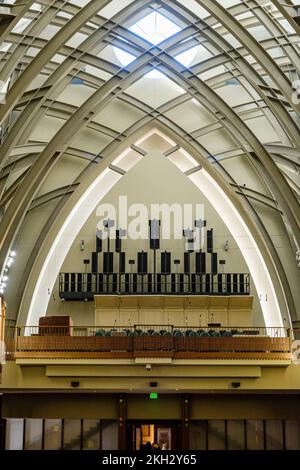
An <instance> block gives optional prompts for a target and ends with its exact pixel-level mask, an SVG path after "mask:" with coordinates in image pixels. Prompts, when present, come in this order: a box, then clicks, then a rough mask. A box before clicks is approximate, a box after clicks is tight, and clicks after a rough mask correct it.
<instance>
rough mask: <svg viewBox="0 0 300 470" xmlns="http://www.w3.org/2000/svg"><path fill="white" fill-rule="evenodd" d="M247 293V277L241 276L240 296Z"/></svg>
mask: <svg viewBox="0 0 300 470" xmlns="http://www.w3.org/2000/svg"><path fill="white" fill-rule="evenodd" d="M244 293H245V275H244V274H240V288H239V294H244Z"/></svg>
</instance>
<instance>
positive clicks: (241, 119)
mask: <svg viewBox="0 0 300 470" xmlns="http://www.w3.org/2000/svg"><path fill="white" fill-rule="evenodd" d="M296 3H297V2H296V1H291V0H271V1H267V0H266V1H265V0H244V1H237V0H219V1H216V0H178V1H173V0H159V1H155V0H150V1H144V0H133V1H132V0H111V1H109V0H90V1H89V0H69V1H66V0H42V1H39V2H34V1H32V0H28V1H27V2H24V1H23V0H16V1H6V2H1V3H0V18H1V24H0V37H1V45H0V80H1V82H0V85H1V88H2V93H1V103H2V104H1V106H0V121H1V132H0V138H1V148H0V220H1V224H0V248H1V254H0V267H3V266H4V265H5V262H6V260H7V256H8V254H9V251H10V250H11V249H12V248H13V247H14V242H15V240H16V238H17V237H18V234H19V232H20V230H21V229H22V224H23V223H24V220H25V218H26V216H27V214H28V213H29V211H30V210H32V209H34V207H37V206H40V205H43V204H46V203H47V202H49V201H55V207H54V209H53V213H52V214H51V217H49V219H48V220H47V221H46V222H45V227H44V233H45V232H47V230H48V229H50V228H51V220H53V218H55V217H56V216H57V215H58V214H59V212H60V211H61V210H62V208H63V206H64V204H65V202H66V201H67V200H68V197H69V195H70V194H72V192H74V191H75V190H76V188H77V187H78V185H80V181H81V179H82V177H83V175H84V173H85V172H87V171H88V170H89V168H90V167H91V166H93V165H97V164H98V163H99V162H100V161H102V160H103V159H105V158H106V157H108V156H109V155H110V154H111V152H113V151H115V150H116V149H117V148H118V147H120V148H121V145H122V142H125V141H126V140H128V138H130V136H131V135H134V134H135V133H136V132H137V131H138V130H140V129H143V128H144V127H145V128H146V127H147V128H149V125H151V124H152V123H153V127H157V126H159V125H162V126H164V129H165V130H166V129H169V131H170V133H172V136H173V138H174V137H176V136H177V139H178V140H177V141H178V145H180V142H186V143H187V144H188V145H189V146H190V147H191V148H193V149H194V151H195V152H199V154H201V155H202V156H204V157H205V158H206V159H207V161H208V162H209V163H210V165H212V166H213V167H214V169H215V170H217V171H218V172H219V174H220V177H221V178H222V179H223V180H224V182H225V183H226V184H227V185H228V186H230V188H231V189H234V191H235V192H236V194H237V196H238V197H239V198H240V200H241V203H242V204H243V206H244V207H245V210H247V211H248V213H249V214H250V215H251V216H252V218H253V220H254V221H255V223H256V225H257V227H258V230H259V231H260V233H261V236H262V237H263V238H264V240H265V243H266V245H267V246H268V249H269V251H270V253H271V254H272V256H273V258H274V262H275V263H276V266H277V270H278V272H279V274H280V276H282V280H284V279H285V280H286V273H285V272H284V269H283V268H282V263H281V261H280V259H279V256H278V253H277V251H276V248H275V247H274V245H273V242H272V239H271V237H270V235H269V233H268V229H267V227H266V225H265V223H264V220H263V217H262V215H261V214H260V213H259V211H258V210H257V204H258V203H259V204H260V206H265V207H267V208H268V209H272V210H273V211H274V214H275V213H276V214H277V215H278V214H279V215H280V217H281V218H282V223H283V224H284V227H285V230H286V233H287V235H288V239H289V244H290V249H291V250H292V251H293V252H294V253H295V252H296V249H297V248H299V246H300V230H299V226H300V223H299V222H300V209H299V197H300V189H299V187H300V184H299V170H300V159H299V155H300V133H299V127H300V118H299V116H300V104H299V103H300V96H299V93H298V91H299V87H300V81H299V77H300V54H299V51H300V47H299V46H300V35H299V32H300V11H299V9H300V8H299V7H297V6H296ZM153 12H156V13H159V14H160V15H162V16H163V17H164V18H168V20H169V21H171V22H172V24H173V25H175V26H176V29H177V30H178V31H177V32H176V33H175V34H171V35H170V37H167V38H166V39H164V40H163V41H162V42H159V43H158V44H152V43H151V42H150V41H148V40H147V39H145V37H147V35H146V36H144V37H142V36H143V35H140V34H138V30H137V29H136V28H134V27H133V26H134V25H136V24H137V23H138V22H139V21H140V20H141V19H143V18H145V17H147V15H150V14H152V13H153ZM188 51H190V53H188ZM191 52H192V53H191ZM124 53H125V54H124ZM187 55H188V56H187ZM124 56H125V59H124V60H122V57H123V58H124ZM126 57H127V61H126ZM187 57H188V59H187ZM122 61H123V63H122ZM125 61H126V64H127V65H124V63H125ZM153 71H156V72H155V73H156V77H155V76H153ZM151 73H152V77H151ZM149 74H150V75H149ZM157 74H158V75H157ZM0 91H1V90H0ZM175 140H176V139H175ZM133 151H138V149H134V148H133ZM66 158H68V165H69V167H68V168H69V171H67V173H66V175H65V179H64V184H61V179H59V178H58V179H57V181H60V184H56V185H55V184H54V185H53V184H48V185H47V179H49V178H50V176H52V177H53V174H55V173H54V172H55V171H57V172H59V171H60V166H59V165H60V162H61V161H62V159H66ZM245 166H246V167H247V168H248V169H249V172H250V171H252V172H254V174H255V179H256V183H255V184H254V183H253V181H252V180H251V183H250V184H245V180H244V179H242V178H240V176H239V175H240V170H239V169H240V168H241V167H245ZM47 224H48V225H47ZM41 236H42V235H41Z"/></svg>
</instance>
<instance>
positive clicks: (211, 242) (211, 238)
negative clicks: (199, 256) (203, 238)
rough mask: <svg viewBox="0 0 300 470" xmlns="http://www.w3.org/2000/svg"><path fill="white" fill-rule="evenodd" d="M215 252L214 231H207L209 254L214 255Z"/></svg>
mask: <svg viewBox="0 0 300 470" xmlns="http://www.w3.org/2000/svg"><path fill="white" fill-rule="evenodd" d="M213 251H214V229H213V228H212V229H211V230H207V252H208V253H213Z"/></svg>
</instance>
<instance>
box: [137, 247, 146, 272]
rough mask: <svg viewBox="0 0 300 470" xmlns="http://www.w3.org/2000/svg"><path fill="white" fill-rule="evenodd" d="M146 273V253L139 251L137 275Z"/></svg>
mask: <svg viewBox="0 0 300 470" xmlns="http://www.w3.org/2000/svg"><path fill="white" fill-rule="evenodd" d="M147 272H148V253H147V252H146V251H140V252H139V253H138V273H139V274H147Z"/></svg>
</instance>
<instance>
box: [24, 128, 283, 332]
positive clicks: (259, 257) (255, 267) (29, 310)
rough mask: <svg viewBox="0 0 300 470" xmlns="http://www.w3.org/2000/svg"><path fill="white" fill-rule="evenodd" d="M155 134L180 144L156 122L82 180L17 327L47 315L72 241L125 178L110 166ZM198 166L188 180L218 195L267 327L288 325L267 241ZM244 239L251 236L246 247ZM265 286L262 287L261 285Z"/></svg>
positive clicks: (206, 168)
mask: <svg viewBox="0 0 300 470" xmlns="http://www.w3.org/2000/svg"><path fill="white" fill-rule="evenodd" d="M153 126H155V127H153ZM154 132H157V133H159V135H161V136H163V138H164V139H165V140H167V141H168V142H169V144H170V147H171V146H173V145H174V144H176V141H175V140H174V136H172V135H171V134H169V131H168V129H167V128H166V127H165V126H164V125H162V124H161V123H158V122H152V123H150V124H147V125H146V126H144V127H142V128H141V129H139V130H138V131H137V133H135V134H133V135H131V136H130V138H128V139H127V140H126V141H124V142H123V143H122V144H121V145H120V146H119V147H118V149H116V150H115V151H114V152H112V153H111V155H110V157H109V158H108V159H105V160H103V161H102V162H101V163H99V164H98V165H97V173H96V174H95V168H93V169H92V168H91V170H90V171H89V172H87V173H86V175H85V178H84V180H83V181H82V182H81V184H80V185H79V186H78V188H77V189H76V190H75V192H74V193H73V194H72V196H71V197H70V199H69V201H68V202H67V203H66V205H65V206H64V208H63V209H62V211H61V213H60V214H59V216H58V218H57V220H56V222H55V224H54V225H53V228H52V230H51V231H50V232H49V233H48V235H47V236H46V238H45V239H44V242H43V245H42V247H41V249H40V252H39V254H38V256H37V257H36V260H35V263H34V265H33V268H32V270H31V273H30V276H29V278H28V281H27V285H26V288H25V292H24V296H23V299H22V302H21V307H20V311H19V318H18V320H19V323H23V324H25V323H26V324H27V325H29V324H31V325H32V324H36V323H37V322H38V318H39V317H40V316H41V312H44V313H45V312H46V310H47V305H48V301H49V294H48V292H49V291H50V292H51V290H52V289H53V286H54V283H55V281H56V279H57V276H58V274H59V271H60V268H61V265H62V262H63V260H64V258H65V257H66V255H67V253H68V251H69V248H70V247H71V245H72V242H73V240H74V239H75V237H76V235H77V234H78V232H79V230H80V229H81V227H82V226H83V224H84V222H85V221H86V220H87V218H88V216H89V215H90V214H91V213H92V211H93V210H94V209H95V207H96V205H97V204H98V203H99V201H100V200H101V199H102V198H103V197H104V196H105V195H106V194H107V193H108V192H109V190H110V189H111V188H112V187H113V186H114V185H115V184H116V183H117V182H118V181H119V180H120V179H121V178H122V175H121V174H120V173H116V172H114V171H113V170H111V169H110V168H109V166H110V164H111V163H112V162H113V161H114V160H115V159H116V158H118V161H119V159H120V157H122V156H123V155H125V154H126V153H127V152H128V151H129V149H130V145H131V144H133V143H137V144H138V145H141V144H142V142H143V141H144V140H145V139H146V138H147V137H148V136H149V135H151V133H154ZM124 148H125V149H124ZM182 152H183V155H185V156H186V158H189V159H190V158H194V157H191V156H190V155H189V153H188V152H187V151H186V150H182ZM196 163H197V165H199V163H200V164H201V165H202V166H203V170H201V171H200V173H198V174H197V173H194V174H193V175H190V176H187V177H189V178H190V180H191V182H193V183H194V184H195V185H196V186H197V187H198V188H199V189H200V185H203V184H205V185H206V188H207V190H209V191H211V194H214V198H215V199H214V203H215V204H216V207H217V206H218V207H219V209H218V211H219V214H220V215H221V216H222V214H224V211H225V213H226V216H227V217H228V218H227V220H224V221H225V223H227V225H228V228H229V229H230V231H231V232H232V235H233V236H234V238H235V239H236V241H237V243H238V245H239V247H240V248H241V251H242V254H243V256H244V257H245V261H246V262H247V264H248V267H249V271H250V273H251V275H252V279H253V281H254V283H255V285H256V288H257V290H258V292H261V289H263V291H264V296H265V297H264V298H261V308H262V312H263V315H264V320H265V324H266V326H268V327H278V326H282V325H285V326H287V325H288V324H290V322H289V323H287V322H286V323H284V322H283V319H282V316H281V312H280V308H279V302H278V296H280V293H279V292H278V291H277V292H276V290H277V289H278V279H277V281H276V273H275V270H274V268H273V267H272V266H273V263H272V259H271V257H270V256H269V255H268V252H267V250H266V249H265V247H264V243H263V240H262V238H261V236H260V234H259V233H258V231H257V230H256V228H255V226H254V224H253V223H252V221H251V217H249V215H248V214H247V212H246V211H245V210H244V209H243V208H242V206H241V204H240V202H239V201H238V197H237V196H236V195H235V194H234V191H233V190H231V189H230V188H228V187H226V185H225V184H224V182H223V181H222V179H221V178H220V176H219V175H218V173H217V172H216V170H214V169H213V168H212V167H211V166H210V165H209V163H208V162H207V160H206V159H205V158H204V157H203V156H201V155H200V154H199V155H198V159H197V160H196ZM95 201H96V202H95ZM220 202H221V206H220ZM75 215H76V217H75ZM229 219H230V220H229ZM245 237H246V238H247V244H246V245H245V240H246V238H245ZM262 282H263V283H264V286H262Z"/></svg>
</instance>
